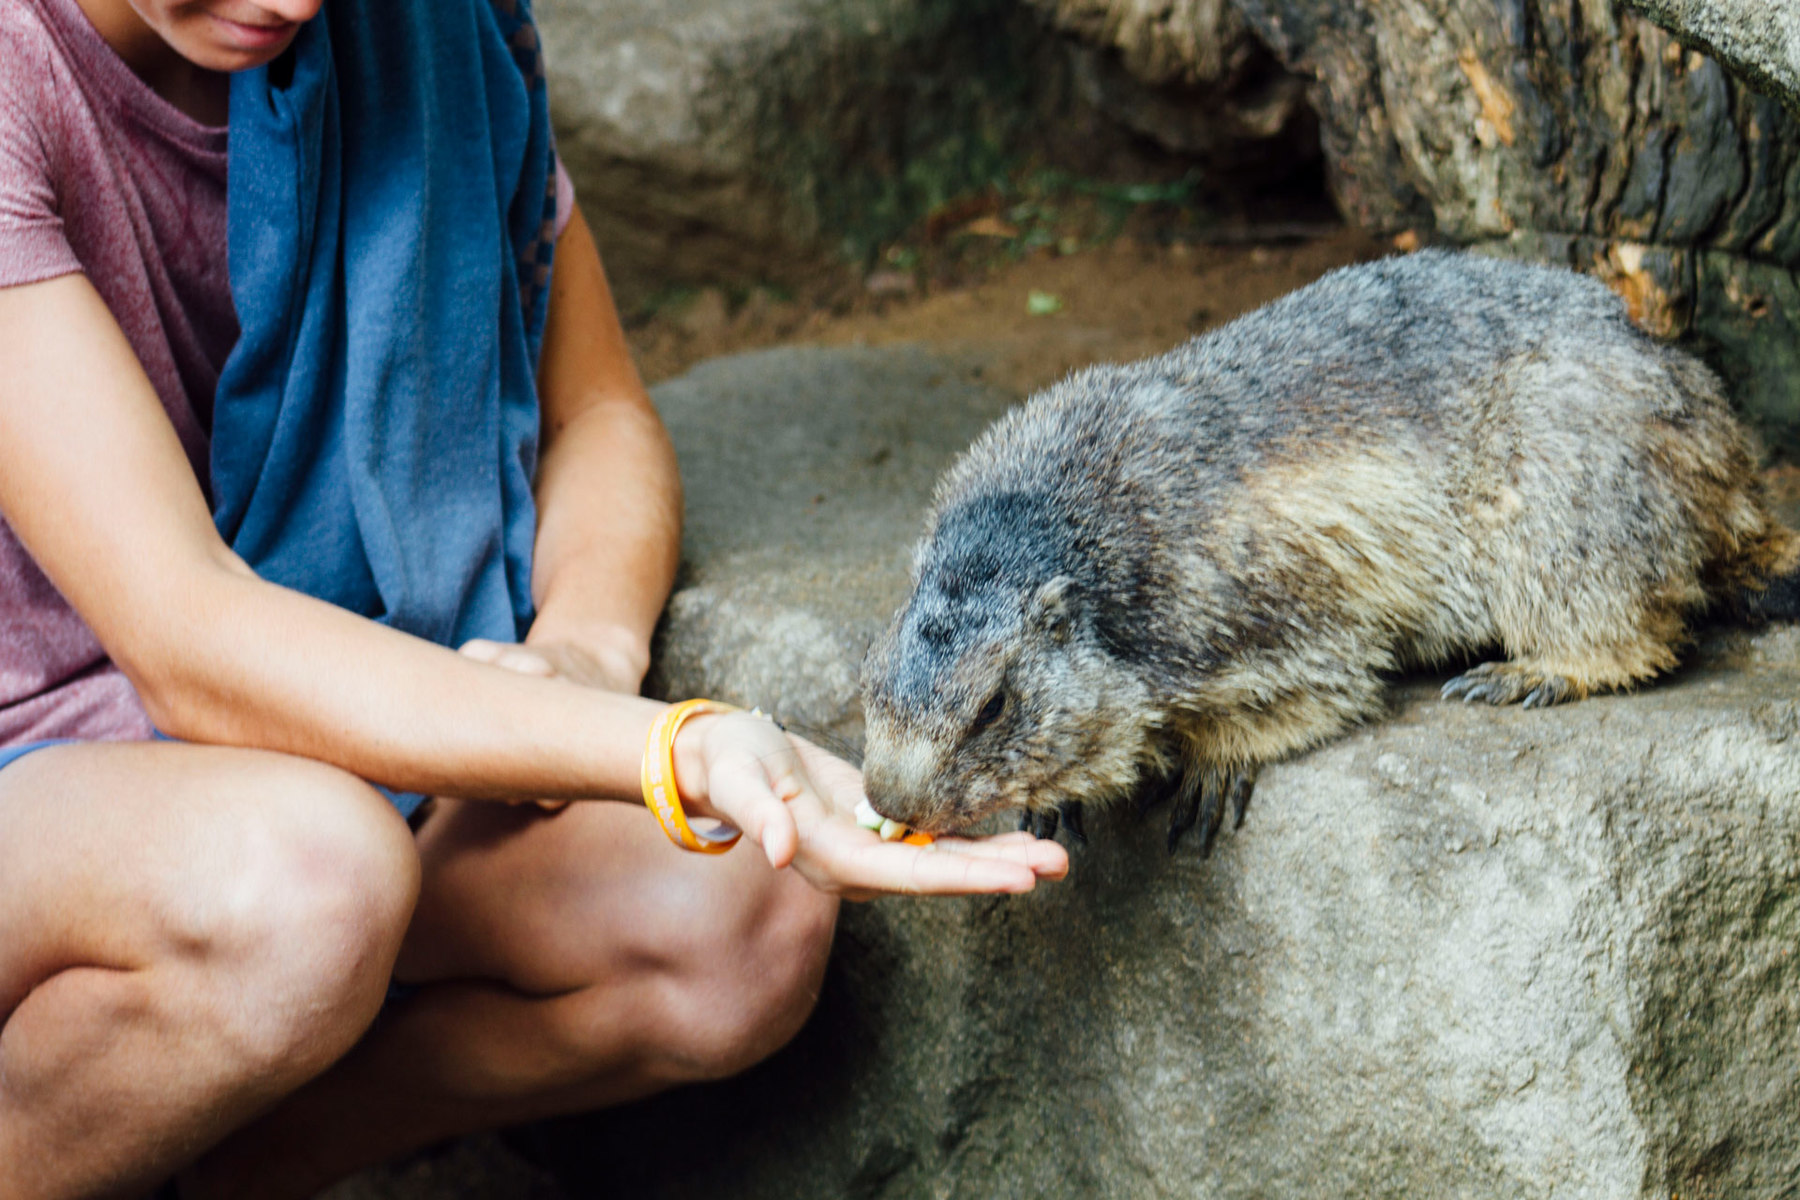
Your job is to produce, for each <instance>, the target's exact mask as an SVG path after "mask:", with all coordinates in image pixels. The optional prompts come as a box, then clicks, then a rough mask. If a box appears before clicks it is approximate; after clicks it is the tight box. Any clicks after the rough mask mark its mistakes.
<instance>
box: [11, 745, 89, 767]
mask: <svg viewBox="0 0 1800 1200" xmlns="http://www.w3.org/2000/svg"><path fill="white" fill-rule="evenodd" d="M74 740H75V739H74V738H52V739H51V740H49V741H47V742H26V743H25V744H24V745H23V746H4V747H0V769H4V768H6V767H10V766H12V764H13V762H14V761H15V760H17V759H21V758H24V757H25V756H26V755H27V754H30V753H31V752H32V751H33V750H42V749H43V748H44V747H45V746H66V745H67V744H69V743H70V742H72V741H74Z"/></svg>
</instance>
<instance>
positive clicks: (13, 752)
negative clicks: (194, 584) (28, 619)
mask: <svg viewBox="0 0 1800 1200" xmlns="http://www.w3.org/2000/svg"><path fill="white" fill-rule="evenodd" d="M156 736H157V739H158V740H159V741H167V740H170V739H167V738H164V737H163V735H162V734H160V733H159V734H157V735H156ZM79 740H80V739H78V738H51V739H50V740H49V741H46V742H26V743H25V744H24V745H22V746H0V770H5V769H6V768H7V767H10V766H11V765H12V764H13V763H15V762H17V761H18V760H19V759H21V758H24V757H25V756H26V755H27V754H30V753H31V752H32V751H33V750H42V749H43V748H44V747H45V746H66V745H68V744H69V743H70V742H74V741H79ZM374 787H375V790H376V791H378V792H380V793H381V794H382V795H384V796H386V797H387V798H388V803H390V804H392V805H393V806H394V807H395V808H397V809H399V810H400V815H401V816H402V817H404V818H406V820H408V821H411V820H412V819H413V817H414V815H415V814H417V813H418V811H419V808H420V806H421V805H423V804H424V803H425V797H424V796H421V795H420V794H419V793H417V792H396V791H394V790H393V789H392V788H384V787H382V786H381V785H380V784H375V785H374Z"/></svg>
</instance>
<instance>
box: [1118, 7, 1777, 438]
mask: <svg viewBox="0 0 1800 1200" xmlns="http://www.w3.org/2000/svg"><path fill="white" fill-rule="evenodd" d="M1129 2H1130V0H1117V3H1119V4H1126V3H1129ZM1239 3H1240V6H1241V8H1242V10H1243V12H1244V14H1245V16H1246V17H1247V19H1248V20H1249V21H1250V23H1251V25H1252V26H1254V27H1255V28H1256V29H1257V31H1258V32H1259V33H1260V34H1262V36H1263V37H1265V38H1266V39H1267V40H1268V42H1269V44H1270V45H1271V46H1273V47H1274V48H1275V49H1276V51H1277V52H1278V53H1279V54H1280V55H1281V56H1282V58H1283V60H1284V61H1285V62H1287V63H1288V64H1289V65H1290V66H1292V67H1294V68H1295V69H1297V70H1300V71H1303V72H1305V73H1307V74H1309V75H1311V76H1312V77H1313V79H1314V84H1313V87H1312V92H1311V94H1312V97H1313V102H1314V104H1315V105H1316V106H1317V108H1318V109H1319V113H1320V117H1321V120H1322V122H1323V125H1324V146H1325V153H1326V157H1327V159H1328V161H1329V163H1330V165H1331V168H1332V179H1333V186H1334V190H1335V192H1336V195H1337V198H1338V201H1339V204H1340V206H1341V207H1342V208H1343V209H1344V211H1345V213H1346V215H1348V216H1349V217H1350V218H1351V219H1352V220H1354V221H1356V222H1357V223H1359V224H1361V225H1364V226H1366V227H1368V228H1370V229H1374V230H1377V231H1386V232H1398V231H1401V230H1405V229H1418V230H1421V231H1430V230H1434V229H1435V231H1436V232H1437V233H1438V234H1439V235H1441V236H1443V237H1446V238H1449V239H1451V240H1454V241H1457V242H1462V243H1465V244H1477V245H1485V246H1488V247H1490V248H1492V249H1493V250H1494V251H1495V252H1497V253H1503V254H1512V255H1521V256H1525V257H1531V258H1538V259H1548V260H1551V261H1558V262H1563V263H1566V264H1568V265H1570V266H1574V267H1576V268H1578V269H1581V270H1587V271H1593V272H1596V273H1598V274H1600V275H1601V276H1603V277H1605V278H1607V279H1608V280H1609V281H1610V282H1613V283H1614V285H1615V286H1616V287H1617V288H1618V289H1619V290H1620V291H1621V292H1623V293H1624V294H1625V295H1626V296H1627V298H1628V299H1629V300H1631V301H1632V303H1633V306H1634V308H1636V309H1637V310H1638V312H1639V314H1640V316H1641V317H1642V318H1643V319H1644V321H1645V323H1646V324H1647V325H1649V326H1650V327H1651V328H1653V329H1654V330H1655V331H1656V332H1658V333H1660V334H1663V335H1665V336H1669V337H1680V338H1685V339H1687V340H1689V341H1690V342H1691V343H1692V344H1693V345H1695V346H1696V348H1698V349H1699V350H1700V351H1701V352H1702V353H1703V354H1705V355H1707V356H1708V357H1709V358H1710V359H1711V360H1712V361H1713V363H1714V365H1715V366H1717V367H1719V368H1720V369H1721V370H1722V371H1723V372H1724V373H1725V374H1726V375H1727V376H1728V378H1729V379H1730V381H1731V382H1732V384H1733V385H1734V390H1735V391H1736V393H1737V396H1738V399H1739V403H1740V405H1741V407H1742V409H1743V411H1744V412H1745V413H1746V414H1748V415H1749V416H1750V418H1751V420H1752V421H1753V423H1755V424H1756V425H1757V426H1758V427H1759V428H1760V429H1761V430H1762V432H1763V433H1764V434H1765V435H1766V436H1767V438H1768V440H1769V442H1770V444H1771V445H1772V447H1773V448H1775V449H1776V450H1778V451H1780V452H1782V453H1784V454H1786V455H1788V456H1790V457H1792V456H1796V455H1800V376H1796V375H1795V373H1794V372H1795V368H1796V366H1800V358H1797V357H1796V352H1795V348H1794V347H1795V344H1796V343H1795V339H1796V334H1800V286H1796V278H1795V273H1794V272H1795V268H1796V267H1800V118H1796V117H1795V116H1794V115H1793V114H1791V113H1789V112H1788V111H1786V110H1785V109H1784V108H1783V106H1782V105H1781V103H1780V102H1779V101H1778V100H1776V99H1774V98H1772V97H1770V96H1766V95H1762V94H1759V93H1757V92H1755V91H1753V90H1751V89H1750V88H1749V87H1746V86H1744V84H1743V83H1741V82H1740V81H1738V80H1736V79H1734V78H1733V77H1732V76H1731V75H1730V74H1728V73H1727V71H1726V70H1725V69H1724V68H1722V67H1721V66H1720V65H1719V64H1718V62H1716V61H1715V60H1713V59H1712V58H1709V57H1707V56H1706V55H1705V54H1703V53H1701V52H1700V51H1699V50H1697V49H1693V48H1691V47H1689V46H1685V45H1683V44H1682V43H1681V42H1679V41H1678V40H1676V38H1675V37H1674V36H1672V35H1671V34H1669V33H1667V32H1666V31H1664V30H1663V29H1661V28H1658V27H1657V26H1656V25H1654V24H1652V23H1651V22H1650V21H1648V20H1645V19H1643V18H1640V17H1638V16H1635V15H1633V14H1631V13H1630V12H1627V11H1623V10H1621V9H1620V8H1618V7H1616V6H1615V5H1613V4H1610V3H1607V4H1595V3H1576V2H1574V0H1511V2H1508V3H1504V4H1495V3H1493V2H1492V0H1391V2H1385V3H1379V4H1378V3H1373V2H1371V0H1239ZM1752 5H1754V6H1755V7H1756V8H1757V9H1758V10H1759V11H1760V10H1761V9H1762V8H1763V5H1762V2H1761V0H1748V3H1746V4H1744V5H1742V6H1741V7H1743V8H1744V9H1745V11H1746V12H1748V10H1749V8H1750V7H1751V6H1752ZM1688 7H1689V8H1690V9H1700V8H1706V9H1708V10H1711V11H1714V12H1720V13H1722V12H1724V11H1725V10H1727V9H1729V8H1730V7H1732V0H1719V3H1717V4H1714V3H1710V2H1705V3H1702V2H1698V0H1697V2H1696V3H1694V4H1692V5H1689V6H1688ZM1771 7H1774V6H1771ZM1792 19H1793V18H1791V17H1789V18H1784V20H1787V21H1789V22H1790V23H1791V21H1792ZM1767 20H1768V22H1770V23H1772V22H1773V21H1774V20H1775V18H1772V17H1771V18H1768V19H1767Z"/></svg>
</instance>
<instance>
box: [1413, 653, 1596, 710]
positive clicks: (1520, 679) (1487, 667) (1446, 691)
mask: <svg viewBox="0 0 1800 1200" xmlns="http://www.w3.org/2000/svg"><path fill="white" fill-rule="evenodd" d="M1438 694H1439V695H1440V696H1442V697H1443V698H1444V699H1446V700H1461V701H1463V702H1465V703H1467V704H1474V703H1476V702H1478V701H1481V702H1486V703H1488V704H1496V705H1498V704H1512V703H1514V702H1515V701H1520V702H1522V705H1521V706H1522V707H1524V708H1548V707H1550V706H1551V705H1552V704H1561V703H1562V702H1563V701H1565V700H1579V699H1581V698H1582V696H1583V695H1585V694H1586V693H1585V691H1584V690H1583V689H1582V688H1581V686H1580V685H1578V684H1577V683H1576V682H1575V681H1574V680H1572V679H1570V678H1569V677H1568V676H1566V675H1554V674H1550V673H1547V672H1544V671H1540V670H1538V669H1537V668H1535V667H1533V666H1531V665H1530V664H1529V663H1517V662H1489V663H1482V664H1481V665H1480V666H1478V667H1474V668H1471V669H1470V670H1467V671H1464V672H1463V673H1462V674H1461V675H1458V676H1457V677H1456V678H1455V679H1452V680H1451V681H1450V682H1449V683H1446V684H1445V685H1444V687H1443V690H1442V691H1441V692H1439V693H1438Z"/></svg>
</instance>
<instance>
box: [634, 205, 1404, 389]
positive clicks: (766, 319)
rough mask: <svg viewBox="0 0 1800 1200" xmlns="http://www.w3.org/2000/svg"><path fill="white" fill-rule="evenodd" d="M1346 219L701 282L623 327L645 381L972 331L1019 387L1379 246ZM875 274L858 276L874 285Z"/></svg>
mask: <svg viewBox="0 0 1800 1200" xmlns="http://www.w3.org/2000/svg"><path fill="white" fill-rule="evenodd" d="M1392 252H1393V251H1392V248H1391V247H1389V246H1387V245H1386V244H1385V243H1381V242H1377V241H1373V240H1371V239H1369V238H1367V237H1365V236H1363V235H1361V234H1358V233H1355V232H1353V231H1351V230H1347V229H1342V228H1339V229H1336V230H1327V231H1325V232H1324V233H1323V235H1322V236H1318V237H1311V238H1306V239H1303V240H1295V241H1289V242H1282V243H1276V244H1272V245H1268V244H1258V245H1209V244H1204V243H1198V244H1196V243H1189V242H1183V241H1175V242H1172V243H1169V244H1159V243H1158V242H1155V241H1146V240H1142V239H1137V238H1130V237H1122V238H1119V239H1117V240H1115V241H1112V242H1110V243H1107V244H1104V245H1100V246H1096V247H1093V248H1089V249H1083V250H1080V251H1078V252H1076V253H1073V254H1061V253H1058V252H1056V251H1055V249H1054V248H1047V249H1046V250H1044V251H1043V252H1041V253H1037V254H1033V255H1030V256H1027V257H1024V258H1022V259H1019V260H1018V261H1015V262H1010V263H1003V264H1000V265H998V266H996V267H994V268H993V269H992V270H990V271H986V272H982V273H980V274H979V275H978V276H977V277H976V278H973V279H971V280H969V281H967V282H964V283H960V284H957V285H952V286H948V287H933V288H930V289H929V290H926V291H924V292H923V294H899V295H887V296H883V295H880V294H868V295H865V296H863V297H858V298H855V299H854V300H852V301H851V302H850V303H848V304H840V305H838V306H836V309H841V310H842V311H838V310H835V309H834V308H833V307H825V306H821V307H816V308H811V309H808V308H806V307H803V306H802V304H801V303H799V302H796V301H792V300H780V299H776V298H775V297H774V296H773V295H771V294H770V293H766V292H756V293H752V294H751V295H750V296H749V297H748V298H746V299H744V300H742V301H740V302H739V303H738V304H737V306H736V308H735V311H734V309H733V306H732V304H731V302H730V301H729V300H728V299H727V298H726V296H725V295H724V293H722V292H719V291H714V290H708V291H703V292H700V293H698V294H696V295H694V296H692V297H688V298H684V300H683V302H682V303H680V304H679V305H675V306H671V307H670V308H669V309H668V310H666V311H662V312H658V313H657V314H655V315H654V316H652V317H651V318H649V319H648V320H645V321H642V322H640V323H638V324H636V325H635V327H634V328H632V329H631V330H630V337H631V341H632V348H633V350H634V351H635V352H636V353H637V355H638V364H639V368H640V369H641V370H642V371H643V372H644V375H645V378H646V380H647V381H648V382H651V383H655V382H658V381H660V380H662V379H667V378H669V377H671V376H673V375H678V374H680V373H681V372H682V371H685V370H686V369H687V368H688V367H689V366H691V365H693V364H694V363H696V362H699V361H701V360H702V359H706V358H712V357H715V356H717V355H720V354H731V353H735V352H737V351H741V350H750V349H755V348H757V347H761V346H770V345H775V344H780V343H796V342H797V343H806V344H812V345H825V346H841V345H871V346H873V345H883V344H891V343H894V342H930V343H933V344H936V345H941V346H946V347H956V346H962V345H974V344H979V345H982V346H984V347H987V348H990V349H991V350H992V349H997V350H998V359H999V365H998V366H997V370H998V371H999V372H1000V376H999V377H998V378H996V379H995V380H994V381H995V382H996V383H997V384H999V385H1000V386H1002V387H1008V388H1013V389H1016V390H1018V391H1021V392H1024V391H1030V390H1032V389H1034V388H1038V387H1042V386H1043V385H1045V384H1047V383H1051V382H1053V381H1054V380H1056V379H1057V378H1059V377H1060V376H1062V375H1063V374H1065V373H1066V372H1068V371H1069V370H1070V369H1072V368H1074V367H1079V366H1085V365H1086V364H1088V363H1092V362H1099V361H1105V360H1118V359H1130V358H1139V357H1142V356H1144V355H1147V354H1152V353H1155V352H1158V351H1161V350H1166V349H1168V348H1169V347H1171V346H1173V345H1175V344H1176V343H1178V342H1180V341H1182V340H1183V339H1184V338H1187V337H1189V336H1191V335H1193V334H1195V333H1199V332H1201V331H1203V330H1206V329H1210V328H1212V327H1213V326H1215V325H1219V324H1222V323H1223V322H1225V321H1228V320H1230V319H1231V318H1233V317H1235V316H1237V315H1239V314H1240V313H1244V312H1248V311H1249V310H1250V309H1252V308H1255V307H1256V306H1258V305H1260V304H1264V303H1267V302H1268V301H1270V300H1272V299H1274V298H1275V297H1277V296H1280V295H1282V294H1283V293H1286V292H1290V291H1292V290H1293V289H1295V288H1297V287H1300V286H1301V285H1303V284H1305V283H1308V282H1310V281H1311V280H1313V279H1316V278H1317V277H1318V276H1320V275H1321V274H1323V273H1324V272H1326V271H1328V270H1330V269H1331V268H1333V267H1338V266H1343V265H1345V264H1347V263H1352V262H1360V261H1363V260H1365V259H1369V258H1375V257H1378V256H1380V255H1381V254H1384V253H1392ZM879 275H880V273H877V274H876V275H874V276H871V280H872V281H874V282H875V283H876V284H877V285H878V286H879V284H880V283H881V282H882V281H881V279H880V278H879Z"/></svg>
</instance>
